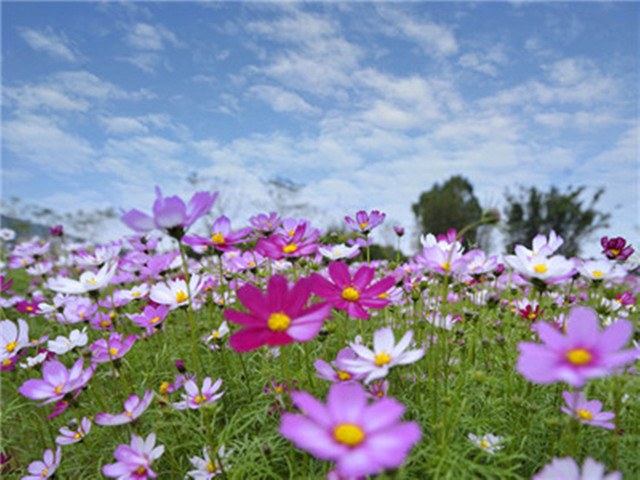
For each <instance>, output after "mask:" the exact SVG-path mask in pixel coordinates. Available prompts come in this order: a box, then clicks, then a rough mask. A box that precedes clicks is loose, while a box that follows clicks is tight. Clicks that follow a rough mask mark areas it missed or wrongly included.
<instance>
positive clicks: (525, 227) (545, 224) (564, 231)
mask: <svg viewBox="0 0 640 480" xmlns="http://www.w3.org/2000/svg"><path fill="white" fill-rule="evenodd" d="M584 190H585V187H578V188H573V187H569V188H568V189H567V191H566V192H564V193H563V192H560V191H559V190H558V189H557V188H556V187H551V189H550V190H549V191H548V192H541V191H538V189H537V188H535V187H529V188H526V187H520V190H519V192H518V193H517V194H511V193H510V192H509V191H507V192H506V193H505V197H506V201H507V205H506V207H505V210H504V214H505V215H504V219H505V220H504V226H505V233H506V236H507V248H508V251H512V250H513V248H514V246H515V245H516V244H521V245H529V244H530V243H531V240H532V239H533V237H535V236H536V235H537V234H538V233H544V234H548V233H549V231H551V230H554V231H555V232H556V233H557V234H558V235H560V236H561V237H562V238H563V239H564V244H563V245H562V247H561V248H560V250H559V252H558V253H561V254H562V255H565V256H567V257H572V256H577V255H578V254H579V252H580V244H581V242H582V241H583V240H584V238H585V237H587V236H588V235H590V234H591V233H592V232H594V231H595V230H598V229H599V228H606V227H608V226H609V224H608V223H607V221H608V219H609V217H610V216H611V215H610V214H608V213H602V212H600V211H598V210H597V209H596V208H595V205H596V203H597V202H598V200H599V199H600V197H601V196H602V194H603V193H604V188H601V189H599V190H598V191H597V192H596V193H595V194H594V195H593V197H591V200H590V201H589V202H588V204H586V206H585V205H584V204H583V202H582V200H581V198H580V197H581V195H582V193H583V192H584Z"/></svg>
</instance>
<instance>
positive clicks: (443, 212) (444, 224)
mask: <svg viewBox="0 0 640 480" xmlns="http://www.w3.org/2000/svg"><path fill="white" fill-rule="evenodd" d="M411 209H412V210H413V213H414V215H415V216H416V220H417V222H418V227H419V229H420V230H421V232H422V233H433V234H434V235H437V234H441V233H446V232H447V230H449V229H450V228H455V229H456V230H458V231H459V230H461V229H462V228H464V227H465V226H467V225H469V224H471V223H473V222H475V221H476V220H478V219H479V218H480V216H481V214H482V208H481V207H480V203H479V202H478V199H477V198H476V196H475V195H474V194H473V186H472V185H471V183H470V182H469V181H468V180H467V179H466V178H464V177H462V176H460V175H455V176H453V177H451V178H450V179H449V180H447V181H446V182H444V183H443V184H442V185H440V184H439V183H436V184H435V185H434V186H433V187H432V188H431V190H429V191H426V192H423V193H422V194H421V195H420V198H419V199H418V201H417V202H416V203H414V204H413V205H411ZM465 239H466V240H467V242H468V243H469V244H471V245H473V244H475V242H476V232H475V231H474V230H470V231H469V232H468V233H467V234H466V235H465Z"/></svg>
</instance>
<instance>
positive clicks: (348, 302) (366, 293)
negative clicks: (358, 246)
mask: <svg viewBox="0 0 640 480" xmlns="http://www.w3.org/2000/svg"><path fill="white" fill-rule="evenodd" d="M328 270H329V276H330V277H331V280H332V281H333V282H330V281H329V280H327V279H326V278H324V277H322V276H321V275H318V274H317V273H314V274H313V275H312V277H311V278H312V279H313V280H314V282H315V284H314V286H313V293H315V294H316V295H317V296H318V297H320V298H324V299H326V300H329V301H330V302H331V303H332V304H333V306H334V307H335V308H337V309H338V310H346V311H347V314H348V315H350V316H352V317H355V318H369V313H368V312H367V311H366V310H365V308H374V309H379V308H384V307H386V306H387V305H389V303H391V302H390V300H389V299H388V298H385V294H386V292H387V290H389V289H390V288H391V287H392V286H393V285H394V284H395V283H396V281H395V278H394V277H393V276H388V277H385V278H383V279H382V280H379V281H378V282H376V283H374V284H373V285H370V283H371V281H372V280H373V277H374V275H375V272H376V269H375V268H373V267H367V266H366V265H363V266H361V267H360V268H359V269H358V270H357V271H356V272H355V273H354V275H353V277H351V273H350V272H349V267H347V264H346V263H344V262H342V261H340V262H332V263H330V264H329V269H328Z"/></svg>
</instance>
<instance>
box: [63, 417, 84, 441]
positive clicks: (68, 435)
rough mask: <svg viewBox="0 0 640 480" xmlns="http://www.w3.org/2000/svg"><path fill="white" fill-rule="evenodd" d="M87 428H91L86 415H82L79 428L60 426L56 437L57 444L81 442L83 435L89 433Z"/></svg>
mask: <svg viewBox="0 0 640 480" xmlns="http://www.w3.org/2000/svg"><path fill="white" fill-rule="evenodd" d="M76 423H77V421H76ZM89 430H91V420H89V419H88V418H87V417H83V418H82V420H81V421H80V426H79V428H78V429H76V430H72V429H70V428H69V427H62V428H61V429H60V430H59V432H60V435H58V436H57V437H56V443H57V444H58V445H71V444H73V443H78V442H81V441H82V439H83V438H84V437H85V435H87V433H89Z"/></svg>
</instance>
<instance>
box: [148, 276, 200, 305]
mask: <svg viewBox="0 0 640 480" xmlns="http://www.w3.org/2000/svg"><path fill="white" fill-rule="evenodd" d="M203 286H204V284H203V282H202V279H201V278H200V277H199V276H198V275H191V278H190V279H189V289H187V282H185V281H184V280H183V279H181V278H175V279H173V280H168V281H167V283H156V284H155V285H154V286H153V287H151V293H150V294H149V298H151V300H153V301H154V302H156V303H159V304H161V305H168V306H169V309H170V310H173V309H174V308H178V307H181V306H183V305H187V304H188V303H189V295H188V292H190V293H191V298H192V299H193V298H195V297H196V295H198V293H200V290H202V287H203Z"/></svg>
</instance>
